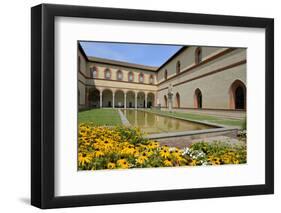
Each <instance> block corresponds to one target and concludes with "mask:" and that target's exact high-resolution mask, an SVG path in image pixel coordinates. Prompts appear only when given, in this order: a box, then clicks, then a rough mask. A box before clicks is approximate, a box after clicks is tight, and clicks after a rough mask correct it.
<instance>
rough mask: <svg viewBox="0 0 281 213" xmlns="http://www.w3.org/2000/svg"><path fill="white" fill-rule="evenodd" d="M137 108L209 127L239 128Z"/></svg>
mask: <svg viewBox="0 0 281 213" xmlns="http://www.w3.org/2000/svg"><path fill="white" fill-rule="evenodd" d="M137 110H139V111H144V112H148V113H154V114H156V115H160V116H164V117H169V118H175V119H179V120H182V121H190V122H194V123H198V124H203V125H207V126H211V127H217V128H237V129H239V128H238V127H230V126H227V125H222V124H215V123H211V122H207V121H198V120H193V119H189V118H181V117H178V116H174V115H163V114H161V113H158V112H150V111H148V110H144V109H137Z"/></svg>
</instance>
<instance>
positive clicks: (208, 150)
mask: <svg viewBox="0 0 281 213" xmlns="http://www.w3.org/2000/svg"><path fill="white" fill-rule="evenodd" d="M241 163H246V146H244V145H240V146H237V145H236V146H234V145H230V144H227V143H221V142H216V143H204V142H200V143H194V144H192V145H191V146H190V147H189V148H185V149H178V148H176V147H168V146H160V144H159V143H158V142H156V141H152V140H149V139H146V138H144V137H143V134H142V133H141V131H140V130H139V129H136V128H128V127H122V126H118V127H114V128H109V127H92V126H90V125H87V124H80V125H79V133H78V169H79V170H99V169H128V168H149V167H153V168H155V167H172V166H197V165H198V166H199V165H220V164H241Z"/></svg>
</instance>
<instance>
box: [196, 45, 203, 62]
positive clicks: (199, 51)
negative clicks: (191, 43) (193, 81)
mask: <svg viewBox="0 0 281 213" xmlns="http://www.w3.org/2000/svg"><path fill="white" fill-rule="evenodd" d="M201 61H202V49H201V47H198V48H196V50H195V64H200V63H201Z"/></svg>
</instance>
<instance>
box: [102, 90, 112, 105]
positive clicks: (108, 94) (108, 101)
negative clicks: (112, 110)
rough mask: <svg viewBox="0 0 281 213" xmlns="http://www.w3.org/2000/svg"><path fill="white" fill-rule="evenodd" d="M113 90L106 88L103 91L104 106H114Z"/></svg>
mask: <svg viewBox="0 0 281 213" xmlns="http://www.w3.org/2000/svg"><path fill="white" fill-rule="evenodd" d="M112 97H113V95H112V91H111V90H109V89H105V90H104V91H103V92H102V107H112V105H113V103H112Z"/></svg>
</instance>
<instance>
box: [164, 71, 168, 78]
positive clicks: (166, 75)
mask: <svg viewBox="0 0 281 213" xmlns="http://www.w3.org/2000/svg"><path fill="white" fill-rule="evenodd" d="M167 78H168V70H167V69H165V71H164V79H165V80H167Z"/></svg>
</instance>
